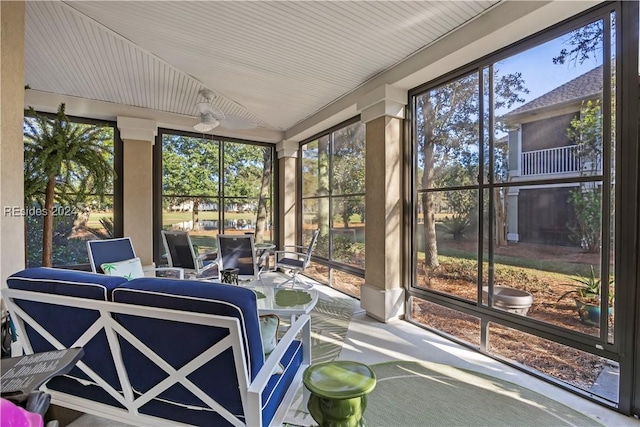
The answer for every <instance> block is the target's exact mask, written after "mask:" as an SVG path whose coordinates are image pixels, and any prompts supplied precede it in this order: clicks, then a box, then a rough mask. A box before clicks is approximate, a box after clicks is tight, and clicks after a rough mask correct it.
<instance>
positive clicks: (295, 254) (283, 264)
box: [275, 229, 320, 289]
mask: <svg viewBox="0 0 640 427" xmlns="http://www.w3.org/2000/svg"><path fill="white" fill-rule="evenodd" d="M318 234H320V230H319V229H318V230H315V231H314V232H313V235H312V236H311V241H310V242H309V246H299V245H285V246H284V248H285V249H286V248H293V249H295V250H293V251H292V250H284V251H275V269H276V270H277V269H278V268H281V269H286V270H289V271H291V272H293V274H292V275H291V278H289V280H287V281H286V282H284V283H282V284H280V285H279V286H284V285H286V284H287V283H291V287H292V288H293V287H295V286H299V287H302V288H305V289H311V288H312V287H313V285H312V284H307V283H303V282H301V281H299V280H298V273H302V272H304V270H305V269H306V268H307V267H308V266H309V264H310V263H311V253H312V252H313V248H314V247H315V245H316V241H317V240H318Z"/></svg>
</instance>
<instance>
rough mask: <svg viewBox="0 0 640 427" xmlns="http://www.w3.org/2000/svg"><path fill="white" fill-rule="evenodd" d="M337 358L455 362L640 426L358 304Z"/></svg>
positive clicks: (613, 424) (605, 418)
mask: <svg viewBox="0 0 640 427" xmlns="http://www.w3.org/2000/svg"><path fill="white" fill-rule="evenodd" d="M333 292H335V291H333ZM338 359H342V360H358V361H360V362H362V363H367V364H374V363H382V362H389V361H393V360H424V361H429V362H435V363H442V364H447V365H451V366H456V367H459V368H462V369H469V370H472V371H476V372H481V373H484V374H487V375H492V376H494V377H497V378H500V379H503V380H506V381H510V382H513V383H516V384H518V385H521V386H523V387H526V388H529V389H531V390H533V391H535V392H538V393H540V394H543V395H545V396H547V397H549V398H551V399H554V400H556V401H558V402H561V403H563V404H564V405H567V406H569V407H571V408H573V409H575V410H577V411H579V412H581V413H583V414H585V415H587V416H590V417H592V418H595V419H597V420H598V421H599V422H601V423H602V424H604V425H605V426H610V427H617V426H635V427H640V420H638V419H636V418H633V417H627V416H625V415H622V414H620V413H618V412H616V411H613V410H611V409H607V408H605V407H603V406H601V405H599V404H597V403H593V402H591V401H589V400H587V399H584V398H582V397H579V396H576V395H575V394H573V393H571V392H569V391H566V390H563V389H561V388H559V387H556V386H554V385H552V384H549V383H547V382H546V381H543V380H540V379H538V378H536V377H534V376H532V375H528V374H526V373H524V372H522V371H519V370H518V369H515V368H512V367H510V366H507V365H505V364H502V363H500V362H498V361H496V360H494V359H491V358H489V357H487V356H484V355H482V354H480V353H478V352H475V351H473V350H470V349H468V348H466V347H463V346H460V345H458V344H456V343H453V342H451V341H449V340H447V339H446V338H443V337H441V336H439V335H436V334H434V333H431V332H429V331H427V330H425V329H423V328H420V327H418V326H415V325H413V324H411V323H409V322H405V321H396V322H393V323H388V324H385V323H381V322H378V321H376V320H374V319H372V318H371V317H369V316H367V315H366V313H365V312H364V310H362V309H360V307H359V303H358V304H357V307H356V311H355V313H354V316H353V318H352V319H351V323H350V325H349V331H348V332H347V337H346V340H345V343H344V345H343V349H342V352H341V353H340V356H339V357H338Z"/></svg>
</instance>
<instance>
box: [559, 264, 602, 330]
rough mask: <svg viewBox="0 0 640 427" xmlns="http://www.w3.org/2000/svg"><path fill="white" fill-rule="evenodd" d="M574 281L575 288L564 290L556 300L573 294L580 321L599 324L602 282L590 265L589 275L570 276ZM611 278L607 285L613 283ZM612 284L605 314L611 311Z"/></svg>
mask: <svg viewBox="0 0 640 427" xmlns="http://www.w3.org/2000/svg"><path fill="white" fill-rule="evenodd" d="M572 280H573V281H574V282H577V283H578V285H576V287H575V289H571V290H570V291H567V292H565V293H564V294H562V295H561V296H560V298H558V301H560V300H562V299H564V298H566V297H568V296H570V295H574V300H575V302H576V310H577V311H578V316H580V321H582V323H585V324H587V325H599V324H600V295H601V294H602V293H601V292H602V283H601V281H600V277H597V276H596V274H595V272H594V271H593V266H591V273H590V274H589V276H581V277H578V278H572ZM613 284H614V280H613V278H609V285H613ZM613 298H614V296H613V286H610V287H609V304H608V312H607V315H608V316H610V315H611V314H612V313H613Z"/></svg>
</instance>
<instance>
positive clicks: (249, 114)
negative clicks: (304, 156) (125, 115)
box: [25, 0, 498, 130]
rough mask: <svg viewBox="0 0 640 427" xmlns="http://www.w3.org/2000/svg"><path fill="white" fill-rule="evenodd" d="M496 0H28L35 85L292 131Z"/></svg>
mask: <svg viewBox="0 0 640 427" xmlns="http://www.w3.org/2000/svg"><path fill="white" fill-rule="evenodd" d="M496 3H498V1H495V0H486V1H440V2H438V1H408V2H405V1H123V2H118V1H63V2H57V1H56V2H48V1H47V2H39V1H29V2H26V34H25V37H26V39H25V43H26V47H25V50H26V53H25V73H26V76H25V80H26V83H27V84H29V86H30V87H31V88H32V89H35V90H39V91H43V92H50V93H55V94H61V95H69V96H74V97H79V98H86V99H90V100H98V101H105V102H109V103H115V104H122V105H128V106H134V107H140V108H145V109H150V110H155V111H160V112H166V113H172V114H176V115H180V116H192V117H194V119H195V117H196V115H197V113H196V110H195V107H194V106H195V103H196V102H199V101H201V100H202V99H201V97H199V95H198V91H199V90H200V89H204V88H208V89H211V90H213V91H214V92H215V93H216V94H217V97H216V99H215V100H214V103H215V105H216V106H217V107H218V108H220V109H221V110H222V111H223V112H224V113H225V114H226V115H227V116H228V117H230V118H231V119H235V120H236V121H241V122H247V123H250V124H251V125H252V126H253V127H256V128H264V129H272V130H286V129H289V128H291V127H292V126H294V125H295V124H296V123H299V122H300V121H302V120H304V119H305V118H307V117H309V116H310V115H312V114H314V113H315V112H317V111H318V110H320V109H321V108H323V107H324V106H326V105H327V104H329V103H331V102H333V101H335V100H337V99H339V98H340V97H342V96H344V95H346V94H348V93H349V92H351V91H353V90H354V89H356V88H358V87H359V86H361V85H363V84H365V83H366V82H367V81H368V80H370V79H372V78H373V77H375V76H376V75H378V74H380V73H381V72H383V71H385V70H387V69H389V68H390V67H393V66H394V65H396V64H398V63H400V62H401V61H403V60H405V59H407V58H408V57H410V56H411V55H412V54H414V53H416V52H418V51H419V50H421V49H423V48H424V47H426V46H428V45H430V44H431V43H433V42H434V41H435V40H437V39H439V38H441V37H442V36H443V35H445V34H447V33H449V32H451V31H452V30H454V29H455V28H457V27H459V26H461V25H463V24H465V23H467V22H469V21H470V20H473V19H474V18H475V17H477V16H479V15H481V14H482V13H484V12H485V11H486V10H487V9H489V8H491V7H492V6H494V5H495V4H496Z"/></svg>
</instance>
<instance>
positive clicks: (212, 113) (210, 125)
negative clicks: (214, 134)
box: [193, 89, 225, 132]
mask: <svg viewBox="0 0 640 427" xmlns="http://www.w3.org/2000/svg"><path fill="white" fill-rule="evenodd" d="M198 94H199V95H202V97H203V98H204V99H205V101H203V102H198V103H197V104H196V110H198V114H199V116H200V121H199V122H198V123H196V124H195V125H194V126H193V128H194V129H195V130H197V131H198V132H209V131H210V130H213V129H215V128H216V127H218V125H220V123H221V122H222V121H224V120H225V115H224V113H223V112H222V111H221V110H220V109H219V108H218V107H216V106H214V105H213V100H214V99H215V97H216V95H215V94H214V93H213V91H210V90H209V89H202V90H201V91H200V92H198Z"/></svg>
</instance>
